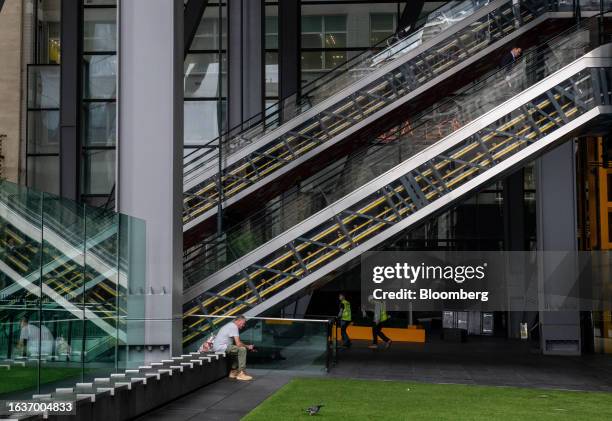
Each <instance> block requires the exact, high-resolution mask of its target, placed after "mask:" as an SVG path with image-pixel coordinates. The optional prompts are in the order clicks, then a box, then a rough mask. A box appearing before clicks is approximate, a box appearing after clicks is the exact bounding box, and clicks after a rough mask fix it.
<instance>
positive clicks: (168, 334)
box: [116, 0, 184, 360]
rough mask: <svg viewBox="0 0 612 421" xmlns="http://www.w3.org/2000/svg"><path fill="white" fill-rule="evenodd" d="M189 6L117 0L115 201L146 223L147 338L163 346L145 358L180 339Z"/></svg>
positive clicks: (177, 0)
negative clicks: (185, 44)
mask: <svg viewBox="0 0 612 421" xmlns="http://www.w3.org/2000/svg"><path fill="white" fill-rule="evenodd" d="M183 7H184V2H183V0H122V1H120V2H119V29H118V31H119V52H118V54H119V71H118V75H119V98H118V107H119V110H118V114H119V127H118V139H119V141H118V147H117V153H118V159H117V186H116V188H117V208H118V210H119V211H120V212H123V213H126V214H128V215H130V216H134V217H138V218H141V219H143V220H145V222H146V234H147V238H146V289H145V295H144V296H141V297H140V299H142V300H143V304H142V305H143V306H144V315H145V318H146V319H149V320H150V321H147V322H146V323H145V325H144V341H145V345H154V346H156V345H163V346H164V349H165V351H160V348H159V347H154V348H153V351H145V358H146V360H153V359H158V358H159V357H160V356H163V355H167V352H168V351H167V350H168V347H171V351H172V353H173V354H175V355H176V354H180V352H181V343H182V341H181V339H182V329H181V316H182V292H183V267H182V255H183V227H182V219H181V214H182V192H183V178H182V176H183V167H182V152H183V60H184V57H183V53H184V50H183ZM138 300H139V298H135V299H134V302H137V301H138ZM128 307H129V305H128ZM151 319H156V320H151ZM170 321H173V322H172V323H170Z"/></svg>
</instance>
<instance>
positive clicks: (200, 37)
mask: <svg viewBox="0 0 612 421" xmlns="http://www.w3.org/2000/svg"><path fill="white" fill-rule="evenodd" d="M221 19H222V20H221V25H222V26H221V28H219V7H210V6H208V7H207V8H206V10H205V11H204V16H203V17H202V20H201V21H200V25H199V26H198V29H197V31H196V34H195V37H194V38H193V42H192V43H191V46H190V47H189V49H190V50H218V49H219V29H221V34H220V35H221V42H222V43H221V49H226V48H227V31H226V30H225V29H226V28H227V18H226V17H225V7H223V8H222V17H221Z"/></svg>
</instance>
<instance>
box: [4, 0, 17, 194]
mask: <svg viewBox="0 0 612 421" xmlns="http://www.w3.org/2000/svg"><path fill="white" fill-rule="evenodd" d="M3 3H4V5H3V7H2V11H1V12H0V63H2V71H0V98H2V100H1V101H0V136H1V137H2V139H1V142H2V145H1V150H0V152H1V153H0V155H2V156H3V157H4V159H3V161H2V162H0V175H1V176H2V177H5V178H6V179H7V180H8V181H11V182H13V183H17V182H18V181H19V144H20V137H21V74H22V73H21V22H22V19H21V16H22V0H7V1H6V2H3ZM2 135H4V136H2Z"/></svg>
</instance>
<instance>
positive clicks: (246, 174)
mask: <svg viewBox="0 0 612 421" xmlns="http://www.w3.org/2000/svg"><path fill="white" fill-rule="evenodd" d="M487 7H489V8H490V10H489V9H486V10H484V9H483V10H482V11H481V12H480V13H476V14H475V15H474V16H472V17H470V18H467V19H465V22H464V21H462V22H461V23H460V24H458V25H456V26H460V29H459V30H449V31H447V32H448V34H447V35H446V37H445V38H442V39H439V38H438V37H436V38H435V39H434V40H432V45H431V46H429V45H428V47H429V48H427V49H426V50H424V51H421V52H419V51H416V52H415V54H414V55H413V56H412V58H410V59H408V56H409V55H408V54H406V55H405V56H400V57H399V58H397V59H395V60H393V61H391V62H389V63H384V64H383V65H382V66H381V67H382V68H381V69H380V71H377V73H376V74H375V75H373V77H368V78H365V82H364V83H356V84H355V86H354V87H353V88H352V91H351V92H350V93H349V92H346V93H345V94H344V95H342V96H341V97H339V99H338V100H337V101H335V102H333V103H330V104H329V105H328V106H327V108H325V109H323V110H321V111H319V112H316V113H314V114H313V115H310V116H307V118H302V117H304V116H298V117H297V118H296V119H294V120H296V122H297V123H296V124H295V125H293V126H292V127H289V128H288V129H283V128H284V127H285V126H283V127H281V128H280V129H279V130H277V131H275V132H273V133H271V135H270V136H267V137H266V139H263V138H262V139H260V140H261V141H258V142H257V144H253V145H251V146H254V147H252V148H242V147H241V146H242V144H243V143H244V140H243V139H242V138H240V137H237V138H230V139H228V142H229V144H230V146H228V147H229V148H230V149H232V150H241V153H240V154H236V156H230V157H229V158H228V162H227V165H226V167H225V169H224V170H223V173H222V175H221V177H222V179H221V184H222V191H223V200H228V199H232V198H233V197H236V196H237V195H239V194H240V193H242V192H244V191H245V190H246V189H247V188H249V187H251V186H253V185H254V184H255V183H257V182H259V181H261V180H263V179H266V178H268V179H269V180H268V181H271V178H273V177H270V176H271V175H272V174H278V171H279V170H281V169H283V168H285V167H287V166H288V165H289V164H290V163H293V162H295V161H296V160H297V159H298V158H300V157H302V156H304V155H306V154H307V153H309V152H311V151H313V150H314V149H315V148H317V147H319V146H321V145H323V144H326V145H327V144H331V143H335V142H337V141H339V140H341V138H342V137H343V136H347V135H348V134H349V133H350V132H352V131H354V130H356V129H357V128H358V125H359V124H362V123H364V122H365V121H366V120H367V119H368V118H370V117H372V116H374V115H375V114H376V113H377V112H378V111H380V110H383V109H385V108H387V107H389V106H390V105H392V104H395V103H397V102H398V100H399V99H402V101H405V100H406V96H409V95H411V94H412V93H414V91H416V90H417V89H419V88H421V87H424V85H425V84H427V83H428V82H432V81H434V80H435V79H437V78H439V77H442V75H443V74H444V73H445V72H447V71H449V70H452V69H453V68H455V67H457V66H458V65H460V64H461V63H464V62H466V61H467V60H468V59H470V58H471V57H473V56H474V55H475V54H477V53H479V52H482V51H483V50H485V49H487V48H488V47H490V45H491V43H493V42H495V41H498V40H500V39H501V38H504V37H506V36H508V35H511V34H515V33H518V32H519V31H518V30H519V25H517V22H519V21H520V25H522V26H525V25H527V24H529V23H530V22H532V21H534V19H535V18H536V17H538V16H540V15H543V14H544V13H545V12H546V11H547V10H548V2H547V1H546V0H522V1H521V7H520V20H518V16H516V15H515V14H514V12H513V8H512V1H511V0H508V1H503V2H497V3H496V4H495V5H489V6H487ZM485 12H488V13H485ZM455 29H456V28H455ZM438 40H439V41H438ZM411 54H412V53H411ZM376 75H379V76H376ZM300 121H301V122H300ZM275 133H276V134H275ZM232 142H238V143H240V145H241V146H235V147H234V146H231V145H232ZM258 145H259V146H258ZM238 155H239V156H238ZM190 165H193V163H191V164H190ZM276 176H278V175H276ZM219 184H220V183H219V174H218V173H217V172H216V169H214V168H213V169H210V171H209V175H208V176H205V179H204V180H203V181H201V182H199V183H198V184H197V185H194V186H187V189H186V191H185V193H186V194H185V198H184V214H183V222H184V223H185V224H188V226H191V224H190V223H191V222H192V221H196V220H200V219H202V218H206V217H207V216H210V215H209V214H211V212H213V213H214V212H215V211H216V206H217V202H218V200H219V191H218V189H219ZM186 229H187V226H186Z"/></svg>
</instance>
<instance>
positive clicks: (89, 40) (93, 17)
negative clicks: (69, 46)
mask: <svg viewBox="0 0 612 421" xmlns="http://www.w3.org/2000/svg"><path fill="white" fill-rule="evenodd" d="M83 20H84V24H83V25H84V26H83V51H85V52H89V51H108V52H111V51H115V50H116V49H117V24H116V21H117V9H115V8H103V9H97V8H96V9H91V8H85V10H84V11H83Z"/></svg>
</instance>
